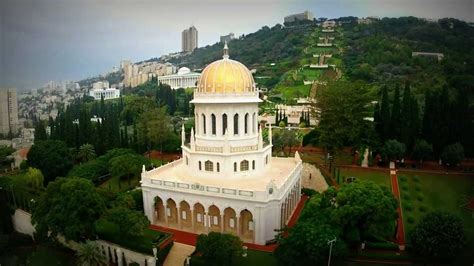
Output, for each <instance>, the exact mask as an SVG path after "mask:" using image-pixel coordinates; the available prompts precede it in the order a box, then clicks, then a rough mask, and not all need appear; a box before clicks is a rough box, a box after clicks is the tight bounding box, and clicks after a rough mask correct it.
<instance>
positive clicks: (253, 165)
mask: <svg viewBox="0 0 474 266" xmlns="http://www.w3.org/2000/svg"><path fill="white" fill-rule="evenodd" d="M252 170H255V160H253V161H252Z"/></svg>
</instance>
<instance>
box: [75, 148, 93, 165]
mask: <svg viewBox="0 0 474 266" xmlns="http://www.w3.org/2000/svg"><path fill="white" fill-rule="evenodd" d="M95 157H96V154H95V149H94V145H92V144H89V143H86V144H83V145H82V146H81V147H79V150H78V151H77V158H78V160H79V161H80V162H88V161H90V160H93V159H94V158H95Z"/></svg>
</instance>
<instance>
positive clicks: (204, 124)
mask: <svg viewBox="0 0 474 266" xmlns="http://www.w3.org/2000/svg"><path fill="white" fill-rule="evenodd" d="M202 133H203V134H206V116H205V115H204V114H202Z"/></svg>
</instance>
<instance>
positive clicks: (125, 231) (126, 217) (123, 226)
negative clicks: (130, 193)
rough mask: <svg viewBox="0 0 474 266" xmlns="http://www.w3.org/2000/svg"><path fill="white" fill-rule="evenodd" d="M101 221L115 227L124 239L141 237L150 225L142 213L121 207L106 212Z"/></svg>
mask: <svg viewBox="0 0 474 266" xmlns="http://www.w3.org/2000/svg"><path fill="white" fill-rule="evenodd" d="M103 219H105V220H106V221H108V222H110V223H112V224H114V225H116V226H117V228H118V232H119V233H120V235H123V236H125V237H134V236H142V235H143V232H144V231H145V229H146V228H148V225H149V224H150V221H148V218H147V217H146V216H145V215H144V214H143V212H141V211H135V210H131V209H129V208H127V207H123V206H118V207H113V208H112V209H110V210H108V211H107V213H106V214H105V217H104V218H103Z"/></svg>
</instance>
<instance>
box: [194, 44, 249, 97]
mask: <svg viewBox="0 0 474 266" xmlns="http://www.w3.org/2000/svg"><path fill="white" fill-rule="evenodd" d="M197 87H198V92H202V93H246V92H254V91H255V82H254V80H253V77H252V73H250V71H249V70H248V68H247V67H246V66H244V65H243V64H242V63H240V62H238V61H235V60H231V59H229V55H228V48H227V43H226V44H225V46H224V56H223V59H221V60H218V61H215V62H212V63H211V64H209V65H208V66H207V67H206V68H205V69H204V70H203V71H202V73H201V76H200V77H199V80H198V84H197Z"/></svg>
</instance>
